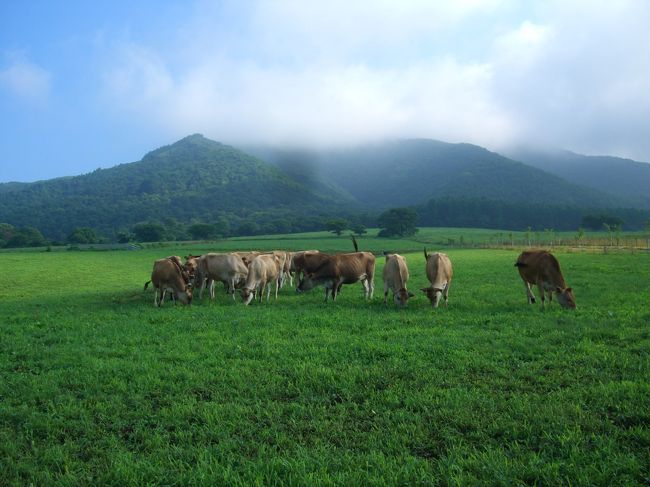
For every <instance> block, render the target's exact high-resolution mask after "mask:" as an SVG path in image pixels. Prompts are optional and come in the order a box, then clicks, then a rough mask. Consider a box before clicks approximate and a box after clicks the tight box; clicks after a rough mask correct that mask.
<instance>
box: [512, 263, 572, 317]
mask: <svg viewBox="0 0 650 487" xmlns="http://www.w3.org/2000/svg"><path fill="white" fill-rule="evenodd" d="M515 267H517V269H518V270H519V275H520V276H521V278H522V279H523V280H524V285H525V286H526V296H527V298H528V303H529V304H533V303H534V302H535V296H534V295H533V291H532V290H531V289H530V285H531V284H537V289H538V290H539V295H540V297H541V299H542V309H543V308H544V301H545V294H548V300H549V301H552V300H553V293H556V294H557V301H558V303H560V305H561V306H562V307H563V308H571V309H573V308H575V307H576V300H575V297H574V295H573V290H572V289H571V288H570V287H567V285H566V282H565V281H564V277H563V276H562V271H561V270H560V263H559V262H558V261H557V259H556V258H555V256H553V254H551V253H550V252H547V251H546V250H533V251H526V252H522V253H521V254H520V255H519V257H518V258H517V262H516V263H515Z"/></svg>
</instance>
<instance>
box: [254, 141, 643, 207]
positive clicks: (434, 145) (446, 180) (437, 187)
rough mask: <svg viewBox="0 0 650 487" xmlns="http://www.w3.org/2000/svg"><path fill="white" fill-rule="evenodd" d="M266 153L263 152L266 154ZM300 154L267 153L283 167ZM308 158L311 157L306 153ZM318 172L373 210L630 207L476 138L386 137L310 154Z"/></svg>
mask: <svg viewBox="0 0 650 487" xmlns="http://www.w3.org/2000/svg"><path fill="white" fill-rule="evenodd" d="M260 154H261V152H260ZM297 154H299V153H293V154H292V153H291V152H288V151H277V152H275V153H273V152H272V151H271V150H267V151H266V157H267V158H268V160H269V161H271V162H273V163H274V164H276V165H278V167H282V168H287V167H288V169H289V170H290V171H294V172H295V171H296V168H299V167H300V166H299V165H298V164H296V163H295V162H294V163H292V164H288V163H287V161H290V160H292V159H296V158H297ZM303 157H304V156H303ZM304 159H305V160H307V161H308V165H309V171H310V173H311V174H316V176H312V177H313V178H318V179H319V180H320V181H325V182H326V184H329V185H330V186H335V187H339V188H342V190H343V191H345V192H347V193H349V194H351V195H352V196H354V197H355V198H356V199H357V200H358V201H359V203H361V204H363V205H366V206H369V207H371V208H377V209H381V208H388V207H394V206H407V205H417V204H421V203H424V202H426V201H428V200H429V199H431V198H445V197H454V198H462V197H470V198H487V199H495V200H501V201H506V202H521V203H537V204H544V205H546V204H553V205H572V206H579V207H613V206H630V203H629V202H628V201H626V200H625V198H623V197H618V196H614V195H611V194H608V193H605V192H603V191H599V190H596V189H593V188H588V187H585V186H579V185H577V184H573V183H570V182H568V181H566V180H564V179H562V178H560V177H558V176H555V175H552V174H550V173H547V172H545V171H542V170H539V169H536V168H533V167H530V166H527V165H525V164H522V163H521V162H516V161H513V160H511V159H508V158H506V157H503V156H501V155H499V154H496V153H494V152H490V151H488V150H486V149H484V148H482V147H478V146H475V145H471V144H449V143H445V142H439V141H436V140H429V139H412V140H399V141H392V142H384V143H380V144H373V145H366V146H360V147H356V148H352V149H344V150H337V151H322V152H315V153H311V154H309V156H308V157H304Z"/></svg>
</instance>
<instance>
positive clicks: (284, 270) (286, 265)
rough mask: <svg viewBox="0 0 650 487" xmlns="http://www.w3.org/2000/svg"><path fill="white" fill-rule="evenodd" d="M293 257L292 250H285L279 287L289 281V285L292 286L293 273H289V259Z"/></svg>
mask: <svg viewBox="0 0 650 487" xmlns="http://www.w3.org/2000/svg"><path fill="white" fill-rule="evenodd" d="M292 259H293V252H285V258H284V267H282V283H281V284H280V287H284V283H285V282H287V280H288V281H289V285H290V286H293V274H292V273H291V261H292Z"/></svg>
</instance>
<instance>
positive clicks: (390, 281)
mask: <svg viewBox="0 0 650 487" xmlns="http://www.w3.org/2000/svg"><path fill="white" fill-rule="evenodd" d="M384 255H385V256H386V265H384V273H383V278H384V304H387V298H388V290H391V291H393V300H394V301H395V304H397V305H398V306H399V307H404V306H406V303H407V302H408V300H409V298H412V297H413V296H414V294H413V293H412V292H409V291H408V290H407V289H406V283H407V281H408V280H409V270H408V267H407V265H406V259H405V258H404V257H402V256H401V255H399V254H389V253H387V252H384Z"/></svg>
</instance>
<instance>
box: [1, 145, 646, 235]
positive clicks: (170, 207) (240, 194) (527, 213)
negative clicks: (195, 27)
mask: <svg viewBox="0 0 650 487" xmlns="http://www.w3.org/2000/svg"><path fill="white" fill-rule="evenodd" d="M248 151H249V152H252V153H254V154H256V155H257V156H258V157H254V156H252V155H250V154H249V153H247V152H244V151H242V150H238V149H236V148H233V147H230V146H227V145H223V144H220V143H218V142H214V141H212V140H209V139H206V138H205V137H203V136H201V135H198V134H197V135H191V136H189V137H186V138H184V139H182V140H180V141H178V142H176V143H174V144H172V145H169V146H165V147H161V148H160V149H157V150H154V151H152V152H150V153H148V154H147V155H145V156H144V157H143V158H142V160H141V161H138V162H133V163H128V164H121V165H118V166H115V167H112V168H109V169H98V170H96V171H93V172H92V173H89V174H85V175H82V176H75V177H64V178H58V179H52V180H49V181H38V182H35V183H5V184H0V224H3V223H4V224H9V226H4V227H2V228H4V230H3V232H4V233H2V232H0V233H2V235H0V243H1V242H9V243H7V245H10V243H11V242H14V243H13V244H12V245H14V244H15V245H19V244H20V245H22V244H27V243H29V242H36V241H42V236H41V237H40V240H39V238H37V237H38V235H37V233H38V232H37V231H36V230H39V231H40V232H42V233H43V235H45V237H46V238H47V239H54V240H59V241H64V240H66V239H67V240H69V241H71V242H73V241H75V240H76V241H80V240H81V239H84V238H88V239H92V238H93V233H96V235H97V237H98V238H105V239H108V240H111V241H114V240H116V239H117V240H123V239H128V238H133V237H134V235H133V234H135V238H149V239H151V240H160V239H183V238H190V237H194V238H202V237H200V235H204V237H203V238H214V236H216V235H221V236H226V235H233V234H235V235H253V234H260V233H288V232H295V231H309V230H320V229H323V228H325V227H326V224H327V221H328V220H329V219H332V218H338V219H339V222H340V218H342V217H343V218H346V219H349V220H351V223H355V224H363V225H366V226H371V225H375V224H376V222H377V217H378V216H379V214H380V213H381V212H382V211H383V210H386V209H388V208H394V207H401V206H409V207H412V208H414V209H416V210H417V212H418V213H419V224H421V225H433V226H435V225H449V226H478V227H485V226H491V227H495V226H496V227H498V228H510V229H523V228H527V227H528V226H531V227H533V228H549V227H550V228H556V229H561V228H562V229H569V228H577V226H579V225H580V224H581V222H582V220H583V218H584V217H585V216H591V217H593V218H592V219H591V220H590V221H592V222H596V223H593V225H595V226H599V225H600V226H602V224H601V223H598V222H601V221H602V222H622V224H623V225H624V227H625V228H628V229H630V228H643V227H644V226H645V225H646V220H648V218H650V213H649V212H648V211H647V210H646V211H640V210H630V209H623V208H626V207H628V208H629V207H632V206H634V205H633V204H631V203H630V202H629V201H628V200H627V199H625V198H624V197H623V192H622V191H621V192H620V193H621V194H620V195H613V194H611V193H606V192H603V191H599V190H597V189H593V188H588V187H586V186H580V185H577V184H574V183H571V182H568V181H566V180H565V179H562V178H561V177H559V176H556V175H552V174H550V173H547V172H545V171H542V170H540V169H537V168H534V167H530V166H527V165H525V164H523V163H521V162H516V161H514V160H511V159H508V158H506V157H503V156H501V155H499V154H496V153H493V152H490V151H487V150H486V149H483V148H481V147H477V146H474V145H470V144H448V143H444V142H438V141H434V140H425V139H415V140H401V141H392V142H384V143H380V144H373V145H366V146H361V147H356V148H348V149H340V150H327V151H318V152H314V151H295V150H286V149H285V150H276V149H272V148H264V147H254V148H249V149H248ZM262 159H264V160H262ZM597 162H598V163H602V164H603V166H605V165H606V162H607V161H601V160H600V159H599V160H598V161H597ZM636 169H638V170H639V171H641V172H640V173H639V174H641V173H642V170H641V169H639V168H636ZM583 172H588V171H583ZM612 179H614V178H613V177H612ZM643 181H644V180H643V178H642V176H639V187H638V188H637V189H635V191H637V194H636V196H637V197H639V198H640V196H641V187H643V186H644V184H645V183H644V182H643ZM635 188H636V187H635ZM646 196H647V195H646ZM139 223H147V224H148V225H149V228H148V229H144V230H143V228H142V225H136V224H139ZM614 224H615V223H614ZM151 225H158V230H156V229H152V228H151ZM14 227H15V229H17V228H18V227H20V228H23V229H24V231H21V232H22V233H21V232H17V231H14V230H12V228H14ZM24 227H33V228H24ZM138 227H140V228H139V229H140V230H141V231H142V232H144V231H145V230H146V231H149V234H148V235H149V237H138V235H137V234H138V230H137V228H138ZM2 228H0V230H2ZM161 228H162V229H163V230H161ZM132 232H133V234H132ZM142 232H141V234H142ZM156 232H157V233H156ZM161 232H162V233H161ZM21 242H22V243H21ZM0 246H2V245H0Z"/></svg>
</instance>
